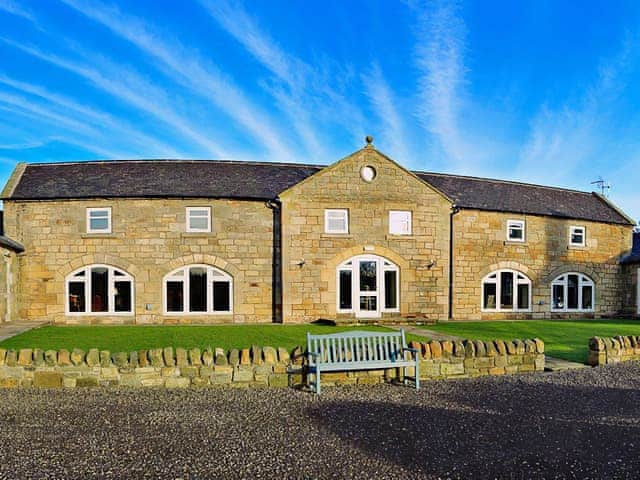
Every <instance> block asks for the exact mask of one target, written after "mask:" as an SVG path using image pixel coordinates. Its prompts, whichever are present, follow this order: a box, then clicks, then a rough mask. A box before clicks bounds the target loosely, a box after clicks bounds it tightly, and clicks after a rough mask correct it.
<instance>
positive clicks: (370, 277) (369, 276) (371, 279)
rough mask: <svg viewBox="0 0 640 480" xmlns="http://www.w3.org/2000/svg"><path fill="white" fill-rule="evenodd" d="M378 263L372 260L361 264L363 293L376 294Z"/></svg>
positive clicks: (361, 287) (361, 288)
mask: <svg viewBox="0 0 640 480" xmlns="http://www.w3.org/2000/svg"><path fill="white" fill-rule="evenodd" d="M377 266H378V263H377V262H375V261H372V260H365V261H361V262H360V290H361V291H363V292H375V291H376V289H377V286H376V269H377Z"/></svg>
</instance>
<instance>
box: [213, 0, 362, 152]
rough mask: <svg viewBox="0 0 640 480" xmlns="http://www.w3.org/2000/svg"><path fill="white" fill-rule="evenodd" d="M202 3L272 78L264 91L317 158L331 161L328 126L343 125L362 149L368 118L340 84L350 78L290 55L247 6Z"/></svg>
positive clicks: (222, 0) (319, 63)
mask: <svg viewBox="0 0 640 480" xmlns="http://www.w3.org/2000/svg"><path fill="white" fill-rule="evenodd" d="M200 3H201V4H202V6H203V7H204V9H205V10H206V11H207V12H208V13H209V15H210V16H211V18H213V19H214V20H215V21H216V22H217V24H218V25H219V26H220V27H222V28H223V29H224V30H225V31H226V32H227V33H228V34H229V35H230V36H231V37H232V38H234V39H235V40H236V41H237V42H238V43H239V44H240V45H242V46H243V47H244V48H245V50H246V51H247V52H248V53H249V54H250V55H251V56H253V58H254V59H255V60H256V61H257V62H258V63H259V64H261V65H262V66H263V67H264V68H265V69H266V70H267V71H269V72H270V73H271V75H272V78H271V82H270V83H268V84H265V85H264V86H265V88H266V89H267V91H268V92H269V93H270V94H271V95H272V96H273V97H274V98H275V100H276V104H277V105H278V106H279V107H280V108H281V110H282V111H283V113H284V114H285V115H287V117H288V119H289V121H290V123H291V125H292V127H293V128H294V129H295V131H296V132H297V133H298V135H299V136H300V138H301V139H302V141H303V144H304V146H305V150H306V151H307V152H308V153H309V155H310V156H311V157H313V158H323V159H324V160H325V161H326V148H325V146H324V145H325V144H326V143H327V142H326V140H327V139H328V138H327V137H328V136H326V132H325V131H324V130H323V129H322V128H321V125H322V124H325V125H326V124H328V123H331V124H332V125H333V124H337V125H340V126H341V128H342V129H344V130H346V131H347V132H349V133H350V135H351V136H352V137H354V138H355V139H357V140H356V141H357V142H358V143H360V142H362V135H363V131H364V128H363V124H364V117H363V115H362V113H361V111H360V109H359V108H358V107H356V106H355V105H354V104H353V103H352V102H351V101H350V100H349V99H348V98H347V97H348V96H347V95H346V94H345V92H344V86H342V85H340V84H339V83H340V82H339V80H337V79H340V78H343V77H348V75H347V74H346V73H345V71H343V70H337V69H336V68H335V67H336V65H328V64H327V63H326V62H325V63H323V62H322V61H316V62H313V65H312V64H311V63H310V62H308V61H304V60H302V59H301V58H299V57H297V56H296V55H294V54H292V53H291V52H288V51H286V50H285V47H283V46H281V45H279V44H278V42H276V41H275V40H274V39H273V38H272V37H271V36H270V35H269V34H268V33H267V32H266V31H265V30H264V29H263V28H261V26H260V25H259V24H258V21H257V20H256V19H255V18H253V17H252V16H251V15H249V13H248V12H247V11H246V10H245V9H244V7H243V6H242V4H241V3H236V2H234V3H231V2H229V1H227V0H200ZM323 140H324V141H323Z"/></svg>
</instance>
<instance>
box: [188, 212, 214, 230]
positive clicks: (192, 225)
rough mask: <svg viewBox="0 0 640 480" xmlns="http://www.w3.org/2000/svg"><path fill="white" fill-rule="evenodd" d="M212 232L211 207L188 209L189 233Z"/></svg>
mask: <svg viewBox="0 0 640 480" xmlns="http://www.w3.org/2000/svg"><path fill="white" fill-rule="evenodd" d="M210 231H211V207H187V232H210Z"/></svg>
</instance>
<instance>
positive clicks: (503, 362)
mask: <svg viewBox="0 0 640 480" xmlns="http://www.w3.org/2000/svg"><path fill="white" fill-rule="evenodd" d="M507 358H508V357H507V356H506V355H498V356H497V357H494V359H493V363H494V365H495V366H496V367H506V366H507V363H508V362H507Z"/></svg>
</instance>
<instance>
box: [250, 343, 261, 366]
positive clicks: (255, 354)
mask: <svg viewBox="0 0 640 480" xmlns="http://www.w3.org/2000/svg"><path fill="white" fill-rule="evenodd" d="M251 361H252V362H253V364H254V365H262V363H263V360H262V349H261V348H260V347H259V346H258V345H252V346H251Z"/></svg>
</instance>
